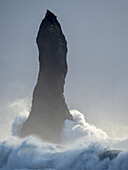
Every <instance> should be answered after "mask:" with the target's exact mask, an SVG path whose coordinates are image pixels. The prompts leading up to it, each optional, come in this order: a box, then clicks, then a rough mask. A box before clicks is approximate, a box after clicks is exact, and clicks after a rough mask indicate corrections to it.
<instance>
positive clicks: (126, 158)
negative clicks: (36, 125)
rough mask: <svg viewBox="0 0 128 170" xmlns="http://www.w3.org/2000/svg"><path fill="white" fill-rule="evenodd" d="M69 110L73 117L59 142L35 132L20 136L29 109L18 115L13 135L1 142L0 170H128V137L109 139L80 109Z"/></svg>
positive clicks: (66, 124) (13, 125)
mask: <svg viewBox="0 0 128 170" xmlns="http://www.w3.org/2000/svg"><path fill="white" fill-rule="evenodd" d="M70 112H71V114H72V116H73V119H74V121H70V120H66V121H65V125H64V129H63V132H62V144H61V145H56V144H51V143H48V142H44V141H42V140H41V139H39V138H38V137H34V136H29V137H26V138H25V139H20V138H19V137H18V135H19V132H20V129H21V127H22V124H23V122H24V121H25V120H26V118H27V116H28V112H27V111H26V114H20V115H17V116H16V118H15V120H14V122H13V124H12V135H13V136H11V137H9V138H8V139H7V140H4V141H1V142H0V155H1V157H0V170H19V169H20V170H21V169H22V170H28V169H29V170H30V169H38V170H42V169H43V170H53V169H54V170H128V151H127V148H128V140H127V139H126V140H123V141H121V140H112V139H110V138H109V137H108V135H107V134H106V133H105V132H104V131H102V130H101V129H98V128H96V127H95V126H93V125H90V124H89V123H87V122H86V119H85V117H84V115H83V114H82V113H80V112H79V111H77V110H72V111H70Z"/></svg>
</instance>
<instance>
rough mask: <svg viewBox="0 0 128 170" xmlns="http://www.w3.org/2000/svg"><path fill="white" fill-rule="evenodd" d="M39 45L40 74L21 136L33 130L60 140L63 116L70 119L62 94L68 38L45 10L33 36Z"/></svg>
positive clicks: (55, 18) (48, 137)
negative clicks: (35, 36)
mask: <svg viewBox="0 0 128 170" xmlns="http://www.w3.org/2000/svg"><path fill="white" fill-rule="evenodd" d="M36 42H37V45H38V49H39V75H38V81H37V84H36V87H35V89H34V92H33V100H32V107H31V112H30V115H29V117H28V119H27V120H26V122H25V123H24V124H23V127H22V129H21V132H20V136H21V137H25V136H27V135H30V134H35V135H38V136H39V137H41V138H42V139H44V140H48V141H50V142H57V143H58V142H59V141H60V138H61V131H62V128H63V125H64V121H65V120H66V119H72V116H71V115H70V113H69V110H68V108H67V105H66V103H65V98H64V95H63V93H64V84H65V76H66V74H67V62H66V54H67V42H66V40H65V37H64V35H63V33H62V30H61V26H60V24H59V22H58V21H57V17H56V16H55V15H54V14H53V13H51V12H50V11H47V13H46V15H45V18H44V19H43V21H42V23H41V25H40V28H39V32H38V36H37V39H36Z"/></svg>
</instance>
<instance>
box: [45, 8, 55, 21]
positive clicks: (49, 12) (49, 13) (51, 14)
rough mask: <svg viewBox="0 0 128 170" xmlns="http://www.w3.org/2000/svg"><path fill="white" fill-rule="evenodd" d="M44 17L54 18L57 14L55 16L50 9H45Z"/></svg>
mask: <svg viewBox="0 0 128 170" xmlns="http://www.w3.org/2000/svg"><path fill="white" fill-rule="evenodd" d="M45 18H49V19H56V18H57V16H55V15H54V14H53V13H52V12H51V11H49V10H47V12H46V14H45Z"/></svg>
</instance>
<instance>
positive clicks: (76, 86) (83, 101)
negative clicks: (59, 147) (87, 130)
mask: <svg viewBox="0 0 128 170" xmlns="http://www.w3.org/2000/svg"><path fill="white" fill-rule="evenodd" d="M47 9H49V10H51V11H52V12H53V13H55V15H57V18H58V20H59V22H60V24H61V26H62V30H63V33H64V35H65V36H66V39H67V42H68V54H67V61H68V68H69V70H68V75H67V77H66V85H65V96H66V101H67V103H68V106H69V108H70V109H78V110H79V111H81V112H82V113H84V114H85V116H86V119H87V120H88V121H89V122H90V123H93V124H95V125H96V126H98V127H100V128H102V129H104V130H108V129H110V128H112V127H116V128H117V127H126V129H127V128H128V1H127V0H70V1H69V0H52V1H51V0H21V1H20V0H11V1H10V0H0V37H1V38H0V107H1V109H0V111H1V110H2V107H3V106H4V107H6V105H7V103H8V102H12V101H14V100H18V99H24V98H28V99H30V98H31V96H32V92H33V89H34V86H35V84H36V80H37V76H38V49H37V46H36V36H37V32H38V29H39V25H40V23H41V20H42V19H43V18H44V15H45V12H46V10H47ZM0 114H1V115H2V116H3V112H2V111H1V112H0ZM2 116H1V117H2ZM4 116H5V117H6V114H5V113H4Z"/></svg>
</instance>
